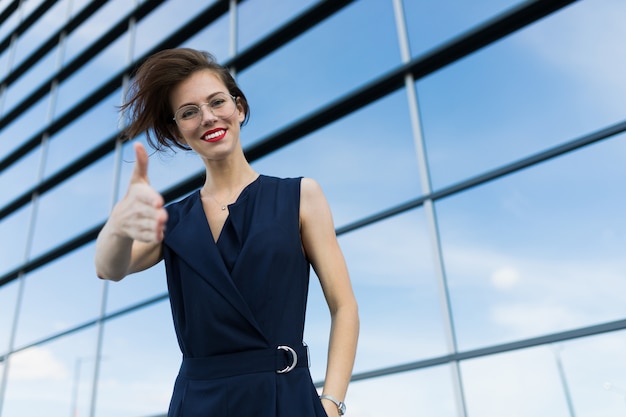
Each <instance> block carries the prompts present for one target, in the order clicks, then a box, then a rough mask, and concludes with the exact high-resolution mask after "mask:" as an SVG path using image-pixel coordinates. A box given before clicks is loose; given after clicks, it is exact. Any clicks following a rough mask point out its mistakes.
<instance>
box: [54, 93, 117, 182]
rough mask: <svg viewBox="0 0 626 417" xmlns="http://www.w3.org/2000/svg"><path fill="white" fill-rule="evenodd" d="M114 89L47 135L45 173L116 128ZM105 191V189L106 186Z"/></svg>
mask: <svg viewBox="0 0 626 417" xmlns="http://www.w3.org/2000/svg"><path fill="white" fill-rule="evenodd" d="M120 100H121V92H120V91H119V90H118V91H116V92H115V93H113V94H111V95H110V96H109V97H107V98H106V99H105V100H103V101H101V102H100V103H99V104H98V105H96V106H95V107H93V108H92V109H90V110H89V111H87V113H84V114H82V115H81V116H80V117H79V118H78V119H76V120H75V121H73V122H72V124H71V125H69V126H67V127H66V128H65V129H63V130H61V131H59V132H58V133H57V134H56V135H54V136H53V137H51V138H50V145H49V148H48V158H47V162H46V173H47V175H51V174H54V173H56V172H58V171H59V170H60V169H62V168H64V167H65V166H66V165H68V164H70V163H72V162H73V161H74V160H76V159H78V158H80V157H81V156H82V155H84V154H85V153H87V152H89V151H90V150H92V149H94V148H95V147H97V146H98V145H100V144H101V143H102V142H103V141H105V140H108V139H110V138H112V137H114V136H116V135H117V133H118V132H119V129H118V121H119V113H118V112H117V106H119V104H120ZM107 191H108V190H107Z"/></svg>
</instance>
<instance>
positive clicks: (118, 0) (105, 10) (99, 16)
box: [64, 0, 135, 64]
mask: <svg viewBox="0 0 626 417" xmlns="http://www.w3.org/2000/svg"><path fill="white" fill-rule="evenodd" d="M134 4H135V2H134V1H127V0H109V1H107V2H106V3H105V4H104V6H102V7H101V8H100V9H98V11H97V12H96V13H95V14H93V15H92V16H91V17H90V18H89V19H87V21H85V22H84V23H83V24H82V25H80V27H78V28H77V29H76V30H75V31H74V32H72V33H71V34H70V35H69V36H68V37H67V43H66V51H65V59H64V63H65V64H67V63H69V62H71V61H73V60H74V59H75V58H76V56H77V55H79V54H81V53H82V52H84V51H85V50H86V49H87V48H89V47H90V46H91V45H92V44H93V43H95V42H96V41H97V40H98V39H100V38H101V37H102V36H103V35H104V34H105V33H106V32H107V31H108V30H109V29H110V28H111V27H112V26H113V25H114V24H115V23H117V22H118V21H119V20H120V19H121V18H122V17H124V16H125V15H126V14H127V13H128V12H130V11H131V10H132V9H133V6H134ZM122 57H123V59H122V61H121V62H122V63H123V64H125V63H126V62H127V59H128V58H127V54H126V55H122Z"/></svg>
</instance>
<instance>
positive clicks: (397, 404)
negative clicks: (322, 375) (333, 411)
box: [345, 366, 510, 417]
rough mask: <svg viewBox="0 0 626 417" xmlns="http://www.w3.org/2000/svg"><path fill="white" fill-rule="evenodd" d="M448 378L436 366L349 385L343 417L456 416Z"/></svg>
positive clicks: (442, 368)
mask: <svg viewBox="0 0 626 417" xmlns="http://www.w3.org/2000/svg"><path fill="white" fill-rule="evenodd" d="M451 375H452V374H451V371H450V369H449V368H448V367H446V366H438V367H434V368H427V369H423V370H419V371H411V372H403V373H400V374H395V375H390V376H384V377H378V378H374V379H366V380H363V381H356V382H352V383H351V384H350V388H349V389H348V395H347V396H346V401H345V402H346V408H347V409H346V415H353V416H364V417H365V416H368V417H369V416H394V417H415V416H431V417H455V416H458V415H459V414H458V412H457V410H456V408H455V405H454V397H453V391H452V384H451V378H450V376H451ZM507 415H510V414H507Z"/></svg>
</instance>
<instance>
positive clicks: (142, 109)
mask: <svg viewBox="0 0 626 417" xmlns="http://www.w3.org/2000/svg"><path fill="white" fill-rule="evenodd" d="M123 109H126V110H128V111H129V113H130V119H131V121H130V124H129V127H128V129H127V135H128V137H131V138H132V137H135V136H136V135H138V134H140V133H142V132H145V133H146V134H147V135H148V140H149V143H150V144H151V145H153V146H154V147H156V148H157V149H162V148H182V149H190V150H193V151H195V152H196V153H197V154H198V155H199V156H200V158H201V159H202V161H203V162H204V165H205V167H206V181H205V183H204V185H203V186H202V188H201V189H200V190H198V191H197V192H195V193H192V194H191V195H190V196H188V197H187V198H185V199H183V200H182V201H180V202H177V203H174V204H171V205H169V206H167V207H164V201H163V198H162V197H161V195H159V193H158V192H156V191H155V190H154V189H153V188H151V186H150V183H149V181H148V174H147V172H148V156H147V153H146V150H145V149H144V147H143V146H142V145H141V144H138V143H136V144H135V153H136V162H135V167H134V171H133V174H132V176H131V180H130V185H129V188H128V191H127V193H126V196H125V197H124V198H123V199H122V200H120V201H119V203H118V204H117V205H116V206H115V207H114V208H113V210H112V212H111V216H110V218H109V220H108V221H107V222H106V224H105V226H104V227H103V229H102V231H101V232H100V235H99V236H98V240H97V244H96V257H95V263H96V271H97V274H98V276H99V277H100V278H103V279H108V280H113V281H119V280H121V279H122V278H124V277H125V276H126V275H128V274H131V273H134V272H138V271H142V270H144V269H146V268H149V267H151V266H153V265H155V264H156V263H158V262H159V261H160V260H162V259H164V260H165V268H166V274H167V281H168V289H169V295H170V300H171V307H172V314H173V318H174V326H175V330H176V334H177V337H178V342H179V345H180V348H181V351H182V353H183V361H182V365H181V369H180V372H179V375H178V378H177V379H176V383H175V385H174V392H173V395H172V400H171V404H170V410H169V414H168V416H170V417H178V416H183V417H194V416H198V417H199V416H202V417H206V416H218V415H219V416H237V417H246V416H259V417H278V416H298V417H309V416H311V417H313V416H316V417H322V416H325V415H328V416H330V417H336V416H339V415H343V413H344V411H345V405H344V404H343V399H344V397H345V394H346V391H347V387H348V382H349V380H350V375H351V372H352V366H353V363H354V357H355V352H356V343H357V337H358V327H359V322H358V312H357V304H356V300H355V298H354V294H353V291H352V287H351V284H350V279H349V276H348V271H347V268H346V265H345V261H344V258H343V255H342V253H341V250H340V248H339V245H338V242H337V238H336V236H335V232H334V226H333V221H332V216H331V212H330V209H329V206H328V203H327V201H326V199H325V197H324V195H323V193H322V191H321V189H320V187H319V185H318V184H317V183H316V182H315V181H314V180H312V179H308V178H289V179H278V178H274V177H269V176H264V175H259V174H258V173H256V172H255V171H254V169H253V168H252V167H251V166H250V164H249V163H248V162H247V161H246V159H245V157H244V153H243V149H242V146H241V142H240V138H239V133H240V127H241V126H242V125H243V124H244V123H245V122H246V121H247V119H248V117H249V113H250V110H249V107H248V103H247V101H246V98H245V96H244V94H243V93H242V92H241V90H240V89H239V87H238V86H237V84H236V83H235V81H234V80H233V78H232V77H231V75H230V73H229V71H228V69H227V68H225V67H222V66H220V65H218V64H217V63H216V62H215V60H214V59H213V57H212V56H211V55H209V54H207V53H203V52H198V51H195V50H191V49H173V50H166V51H162V52H159V53H157V54H155V55H153V56H152V57H150V58H149V59H148V60H147V61H146V62H145V63H144V64H143V65H142V66H141V67H140V68H139V70H138V71H137V74H136V76H135V78H134V85H133V87H132V88H131V91H130V98H129V100H128V102H127V103H126V104H125V105H124V106H123ZM310 265H312V266H313V268H314V270H315V272H316V274H317V276H318V277H319V280H320V283H321V286H322V289H323V292H324V296H325V298H326V301H327V303H328V306H329V309H330V314H331V320H332V325H331V331H330V342H329V349H328V363H327V369H326V378H325V383H324V388H323V393H322V396H320V397H318V395H317V391H316V390H315V387H314V386H313V384H312V381H311V377H310V374H309V370H308V352H307V348H306V345H304V344H303V341H302V333H303V329H304V315H305V309H306V299H307V291H308V279H309V269H310Z"/></svg>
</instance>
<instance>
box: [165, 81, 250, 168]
mask: <svg viewBox="0 0 626 417" xmlns="http://www.w3.org/2000/svg"><path fill="white" fill-rule="evenodd" d="M170 104H171V106H172V112H173V113H174V114H175V115H176V119H177V125H178V132H179V135H178V140H179V141H180V142H181V143H184V144H187V145H189V147H191V148H192V149H193V150H194V151H196V152H197V153H198V154H199V155H200V156H202V157H203V158H205V159H209V160H212V159H223V158H225V157H226V156H228V155H229V154H231V153H232V151H233V150H234V149H236V148H237V147H240V146H241V144H240V141H239V132H240V124H241V122H243V120H244V118H245V113H244V112H243V108H242V107H241V106H240V105H238V104H237V101H236V98H235V99H233V98H232V97H231V96H230V94H229V92H228V89H227V88H226V86H225V85H224V83H223V82H222V81H221V80H220V79H219V77H217V75H215V73H214V72H213V71H211V70H201V71H197V72H194V73H193V74H191V75H190V76H189V78H187V79H186V80H184V81H182V82H181V83H180V84H178V85H176V86H175V87H174V88H173V89H172V92H171V93H170ZM194 106H196V107H194ZM231 110H232V113H231Z"/></svg>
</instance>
